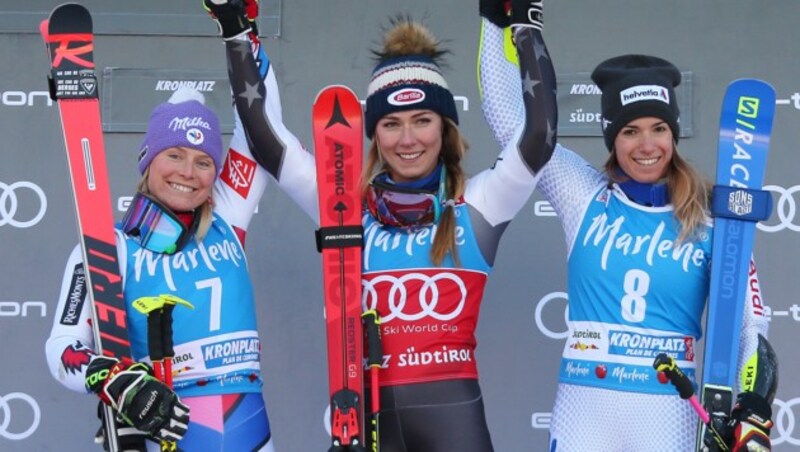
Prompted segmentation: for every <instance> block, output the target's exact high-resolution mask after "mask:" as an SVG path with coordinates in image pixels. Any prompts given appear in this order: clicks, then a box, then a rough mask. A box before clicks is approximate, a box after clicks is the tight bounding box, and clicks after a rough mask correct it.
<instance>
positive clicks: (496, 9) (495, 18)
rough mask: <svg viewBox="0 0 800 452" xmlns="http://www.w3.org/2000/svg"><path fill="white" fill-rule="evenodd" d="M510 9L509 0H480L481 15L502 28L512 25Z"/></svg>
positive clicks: (479, 9)
mask: <svg viewBox="0 0 800 452" xmlns="http://www.w3.org/2000/svg"><path fill="white" fill-rule="evenodd" d="M508 10H509V0H480V4H479V5H478V11H479V12H480V15H481V16H482V17H485V18H486V19H487V20H489V22H491V23H493V24H495V25H497V26H498V27H500V28H506V27H507V26H509V25H511V20H510V19H509V18H508Z"/></svg>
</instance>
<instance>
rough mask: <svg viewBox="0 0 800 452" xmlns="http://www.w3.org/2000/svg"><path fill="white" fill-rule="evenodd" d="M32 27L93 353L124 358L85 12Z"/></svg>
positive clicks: (111, 440)
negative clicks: (68, 187) (64, 176)
mask: <svg viewBox="0 0 800 452" xmlns="http://www.w3.org/2000/svg"><path fill="white" fill-rule="evenodd" d="M40 32H41V34H42V37H43V39H44V42H45V45H46V46H47V52H48V55H49V57H50V64H51V71H50V77H49V82H50V97H52V98H53V100H55V101H56V102H57V103H58V109H59V112H60V115H61V125H62V128H63V131H64V142H65V144H66V148H67V160H68V163H69V170H70V178H71V181H72V190H73V195H74V199H75V207H76V211H77V219H78V231H79V235H80V241H81V249H82V252H83V262H84V265H85V266H86V268H87V271H86V280H87V287H88V290H87V296H88V298H89V301H90V302H91V306H92V310H93V321H92V328H93V332H94V341H95V348H96V350H97V352H98V353H102V354H103V355H107V356H113V357H115V358H117V359H119V360H121V361H128V362H130V361H132V358H131V348H130V341H129V340H128V329H127V319H126V317H125V301H124V299H123V296H122V278H121V276H120V273H119V260H118V257H117V247H116V242H115V239H114V216H113V211H112V203H111V191H110V188H109V182H108V172H107V169H106V158H105V149H104V147H103V128H102V122H101V120H100V101H99V99H98V96H97V77H96V75H95V66H94V56H93V52H94V35H93V32H92V16H91V15H90V14H89V11H88V10H87V9H86V8H85V7H83V6H82V5H79V4H77V3H66V4H63V5H60V6H58V7H56V8H55V9H54V10H53V11H52V12H51V13H50V17H49V19H47V20H45V21H43V22H42V24H41V26H40ZM105 409H106V412H105V423H106V437H107V440H108V445H109V448H110V450H112V451H116V450H117V449H118V447H117V437H116V430H115V429H114V414H113V410H112V409H111V407H109V406H106V408H105Z"/></svg>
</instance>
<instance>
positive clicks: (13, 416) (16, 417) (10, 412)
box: [0, 392, 42, 441]
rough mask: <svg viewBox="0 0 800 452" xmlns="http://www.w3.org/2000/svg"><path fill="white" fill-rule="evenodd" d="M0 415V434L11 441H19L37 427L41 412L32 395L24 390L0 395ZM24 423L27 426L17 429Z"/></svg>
mask: <svg viewBox="0 0 800 452" xmlns="http://www.w3.org/2000/svg"><path fill="white" fill-rule="evenodd" d="M12 402H13V403H12ZM0 417H2V421H0V436H2V437H3V438H5V439H10V440H11V441H20V440H23V439H25V438H27V437H29V436H31V435H32V434H33V432H35V431H36V429H37V428H39V422H40V421H41V420H42V412H41V410H40V409H39V404H38V403H36V400H35V399H34V398H33V397H31V396H29V395H28V394H25V393H24V392H12V393H9V394H6V395H4V396H3V395H0ZM29 422H30V423H29ZM12 425H13V427H12ZM25 425H27V426H28V427H27V428H25V429H24V430H18V429H19V427H20V426H25Z"/></svg>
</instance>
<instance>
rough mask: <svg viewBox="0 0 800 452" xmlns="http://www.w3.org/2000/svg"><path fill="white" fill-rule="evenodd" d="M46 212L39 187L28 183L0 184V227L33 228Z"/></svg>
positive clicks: (44, 200) (45, 205) (42, 192)
mask: <svg viewBox="0 0 800 452" xmlns="http://www.w3.org/2000/svg"><path fill="white" fill-rule="evenodd" d="M45 212H47V197H46V196H45V194H44V191H43V190H42V188H41V187H39V186H38V185H36V184H34V183H33V182H28V181H19V182H13V183H11V184H6V183H4V182H0V226H5V225H9V226H12V227H15V228H20V229H25V228H29V227H32V226H35V225H36V224H37V223H39V222H40V221H41V220H42V218H43V217H44V214H45Z"/></svg>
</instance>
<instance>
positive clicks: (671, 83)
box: [592, 55, 681, 151]
mask: <svg viewBox="0 0 800 452" xmlns="http://www.w3.org/2000/svg"><path fill="white" fill-rule="evenodd" d="M592 80H593V81H594V83H595V84H596V85H597V87H598V88H600V90H601V91H602V92H603V95H602V98H601V111H602V114H603V136H604V137H605V143H606V147H607V148H608V150H609V151H611V148H612V147H613V146H614V139H615V138H616V137H617V133H619V131H620V129H622V128H623V127H625V125H627V124H628V123H630V122H631V121H633V120H635V119H638V118H643V117H647V116H652V117H656V118H659V119H662V120H664V122H666V123H667V124H668V125H669V127H670V129H672V136H673V138H674V140H675V142H676V143H677V142H678V137H679V136H680V124H679V115H680V113H679V111H678V99H676V98H675V87H676V86H678V85H679V84H680V83H681V73H680V71H679V70H678V68H676V67H675V65H673V64H672V63H670V62H669V61H667V60H664V59H661V58H658V57H653V56H648V55H622V56H618V57H614V58H611V59H608V60H606V61H603V62H602V63H600V64H599V65H598V66H597V67H596V68H595V70H594V71H593V72H592Z"/></svg>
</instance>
